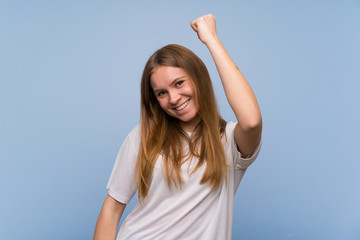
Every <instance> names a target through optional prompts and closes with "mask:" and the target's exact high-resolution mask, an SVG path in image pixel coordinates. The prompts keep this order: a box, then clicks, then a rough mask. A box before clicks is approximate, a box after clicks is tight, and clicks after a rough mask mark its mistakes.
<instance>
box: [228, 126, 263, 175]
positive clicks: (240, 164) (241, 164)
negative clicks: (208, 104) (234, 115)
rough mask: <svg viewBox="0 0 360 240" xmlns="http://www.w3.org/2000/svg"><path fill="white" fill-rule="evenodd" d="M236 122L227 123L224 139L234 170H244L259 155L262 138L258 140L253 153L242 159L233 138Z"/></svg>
mask: <svg viewBox="0 0 360 240" xmlns="http://www.w3.org/2000/svg"><path fill="white" fill-rule="evenodd" d="M235 126H236V122H228V123H227V125H226V135H227V136H226V138H227V143H228V144H227V148H230V149H227V150H229V151H231V153H232V157H233V163H234V168H235V169H242V170H245V169H246V168H248V167H249V166H250V165H251V164H252V163H253V162H254V161H255V159H256V158H257V156H258V155H259V152H260V149H261V144H262V137H261V138H260V141H259V144H258V145H257V146H256V148H255V150H254V152H253V153H252V154H251V155H250V156H249V157H247V158H243V157H242V155H241V152H239V151H238V149H237V145H236V142H235V138H234V132H235Z"/></svg>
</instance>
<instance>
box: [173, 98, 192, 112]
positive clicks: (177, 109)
mask: <svg viewBox="0 0 360 240" xmlns="http://www.w3.org/2000/svg"><path fill="white" fill-rule="evenodd" d="M189 102H190V99H189V100H187V101H186V102H184V103H183V104H181V105H180V106H179V107H176V108H175V110H176V111H181V110H182V109H184V108H185V107H186V106H187V105H188V104H189Z"/></svg>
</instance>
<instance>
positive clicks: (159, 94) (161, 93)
mask: <svg viewBox="0 0 360 240" xmlns="http://www.w3.org/2000/svg"><path fill="white" fill-rule="evenodd" d="M164 94H165V92H164V91H161V92H159V93H158V94H157V95H158V97H161V96H162V95H164Z"/></svg>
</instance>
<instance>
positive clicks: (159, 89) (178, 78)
mask: <svg viewBox="0 0 360 240" xmlns="http://www.w3.org/2000/svg"><path fill="white" fill-rule="evenodd" d="M182 78H186V75H182V76H179V77H177V78H175V79H174V81H172V82H171V83H170V85H169V86H171V85H173V84H174V83H175V82H176V81H178V80H180V79H182ZM161 90H162V88H158V89H153V91H154V92H157V91H161Z"/></svg>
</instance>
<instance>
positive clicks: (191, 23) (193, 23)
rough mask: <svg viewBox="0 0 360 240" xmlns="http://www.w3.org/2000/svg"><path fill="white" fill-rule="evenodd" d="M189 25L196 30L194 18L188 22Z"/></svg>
mask: <svg viewBox="0 0 360 240" xmlns="http://www.w3.org/2000/svg"><path fill="white" fill-rule="evenodd" d="M190 26H191V28H192V29H193V30H194V31H195V32H197V26H196V23H195V20H194V21H192V22H190Z"/></svg>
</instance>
